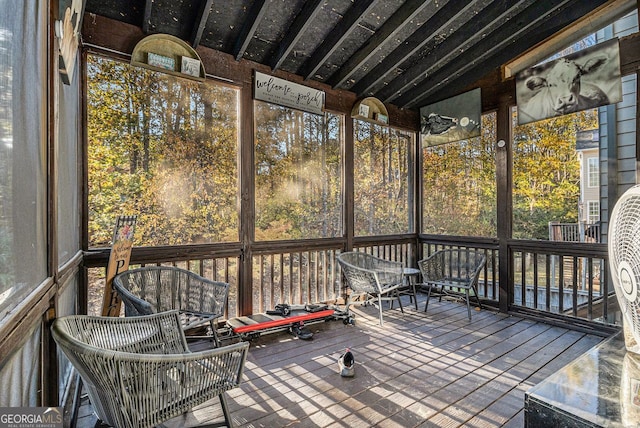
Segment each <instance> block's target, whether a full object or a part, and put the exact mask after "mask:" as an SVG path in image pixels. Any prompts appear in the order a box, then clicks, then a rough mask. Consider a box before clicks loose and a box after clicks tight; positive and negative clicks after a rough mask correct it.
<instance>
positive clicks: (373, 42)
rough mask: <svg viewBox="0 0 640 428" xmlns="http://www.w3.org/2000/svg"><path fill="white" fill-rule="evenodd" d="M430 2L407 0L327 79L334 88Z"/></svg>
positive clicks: (344, 80) (340, 84)
mask: <svg viewBox="0 0 640 428" xmlns="http://www.w3.org/2000/svg"><path fill="white" fill-rule="evenodd" d="M429 4H430V3H429V2H426V1H424V0H409V1H407V2H406V3H404V4H403V5H402V6H401V7H400V9H398V10H397V11H396V12H395V13H394V14H393V15H392V16H391V17H390V18H389V19H388V20H387V21H386V22H385V23H384V24H383V25H382V27H380V29H379V30H378V31H376V33H375V34H374V35H373V36H372V37H371V38H370V39H369V40H368V41H367V43H366V44H365V45H364V46H363V47H362V48H361V49H360V50H358V51H357V52H356V53H355V54H354V55H352V56H351V57H350V58H349V59H348V60H347V62H345V63H344V64H343V65H342V67H340V69H339V70H338V71H337V72H336V73H335V74H334V75H333V76H331V78H330V79H329V80H328V83H329V84H330V85H331V86H333V87H334V88H337V87H340V86H342V85H343V84H344V83H345V82H346V81H347V79H349V77H351V75H353V73H354V72H356V71H357V70H358V69H359V68H360V67H362V66H363V65H364V64H365V63H366V62H367V61H368V60H369V59H371V58H372V57H373V55H374V54H375V52H376V50H377V49H378V48H379V47H380V46H382V45H383V44H384V43H386V42H387V41H388V40H390V39H392V38H393V37H394V36H395V35H396V34H398V33H399V32H400V30H402V28H403V27H404V26H405V25H406V24H407V22H410V21H411V20H412V19H413V18H415V16H416V15H417V14H418V13H420V12H421V11H422V10H423V9H424V8H425V7H427V6H428V5H429Z"/></svg>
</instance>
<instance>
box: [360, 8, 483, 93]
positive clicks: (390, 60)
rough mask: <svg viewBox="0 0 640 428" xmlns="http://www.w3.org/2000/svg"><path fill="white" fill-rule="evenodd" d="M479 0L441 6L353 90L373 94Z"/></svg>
mask: <svg viewBox="0 0 640 428" xmlns="http://www.w3.org/2000/svg"><path fill="white" fill-rule="evenodd" d="M476 4H477V1H469V2H467V3H466V5H465V6H464V7H462V8H461V7H460V3H458V2H456V1H450V2H449V3H447V4H446V5H445V6H443V7H441V8H440V10H438V12H436V13H435V14H434V15H433V16H432V17H431V18H430V19H429V20H427V21H426V22H425V23H423V24H422V25H421V26H420V28H418V29H417V30H416V31H415V32H414V33H413V34H411V36H409V37H408V38H407V39H406V40H405V42H404V43H403V44H402V45H401V46H399V47H398V48H396V49H395V50H394V51H393V52H391V53H390V54H389V55H387V57H386V58H385V59H384V60H382V62H380V63H379V64H378V65H377V66H375V67H374V68H373V69H372V70H371V71H369V72H368V73H367V74H366V75H365V76H364V77H363V78H362V79H360V80H359V81H358V82H357V83H356V84H355V85H353V87H352V88H351V90H352V91H354V92H355V93H357V94H358V96H359V97H363V96H366V95H371V94H370V91H371V90H372V89H373V88H374V87H375V86H376V85H378V84H379V83H381V82H382V81H383V80H384V78H385V77H387V76H388V75H389V74H391V73H396V72H397V70H398V68H400V66H401V65H402V64H403V63H404V62H405V61H407V60H408V59H410V58H412V57H413V56H414V55H416V54H417V53H418V52H419V51H420V50H421V49H422V48H423V47H424V46H425V45H426V44H427V43H428V42H429V41H430V40H432V39H433V38H434V37H436V36H437V35H438V33H439V32H440V31H442V30H443V29H446V27H447V26H448V25H449V24H450V23H451V22H453V21H454V20H455V19H457V18H459V17H460V16H461V15H463V14H464V13H465V12H466V11H468V10H469V9H470V8H472V7H473V6H475V5H476Z"/></svg>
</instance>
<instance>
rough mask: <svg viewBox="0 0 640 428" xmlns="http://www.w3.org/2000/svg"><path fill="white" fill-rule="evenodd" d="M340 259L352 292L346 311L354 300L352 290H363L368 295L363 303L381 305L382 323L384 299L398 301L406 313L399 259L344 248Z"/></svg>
mask: <svg viewBox="0 0 640 428" xmlns="http://www.w3.org/2000/svg"><path fill="white" fill-rule="evenodd" d="M337 258H338V263H339V264H340V268H341V269H342V273H343V274H344V277H345V278H346V280H347V284H348V286H349V288H350V289H351V291H352V293H350V294H349V295H348V296H347V307H346V311H347V312H348V311H349V306H350V305H351V304H352V303H353V302H352V300H351V295H352V294H364V295H365V296H367V297H368V298H367V299H365V300H363V301H362V302H360V303H363V304H369V303H372V304H374V305H375V306H377V307H378V310H379V313H380V325H381V326H382V325H383V321H382V302H383V301H389V302H393V301H394V300H397V301H398V304H399V305H400V310H401V311H402V313H404V309H403V308H402V302H401V301H400V293H399V291H398V289H399V288H401V287H403V286H404V283H403V269H404V268H403V265H402V263H400V262H394V261H391V260H385V259H381V258H379V257H375V256H373V255H371V254H366V253H361V252H358V251H351V252H345V253H341V254H339V255H338V257H337Z"/></svg>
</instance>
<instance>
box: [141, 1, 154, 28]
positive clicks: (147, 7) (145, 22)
mask: <svg viewBox="0 0 640 428" xmlns="http://www.w3.org/2000/svg"><path fill="white" fill-rule="evenodd" d="M152 8H153V0H147V1H145V2H144V14H143V15H142V32H143V33H144V34H149V29H150V28H151V9H152Z"/></svg>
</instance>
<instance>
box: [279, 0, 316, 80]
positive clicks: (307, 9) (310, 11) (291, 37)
mask: <svg viewBox="0 0 640 428" xmlns="http://www.w3.org/2000/svg"><path fill="white" fill-rule="evenodd" d="M323 3H324V0H310V1H308V2H306V3H305V4H304V7H303V8H302V10H301V11H300V13H298V15H297V16H296V18H295V19H294V21H293V24H291V27H289V29H288V30H287V33H286V34H285V35H284V37H283V38H282V40H281V41H280V44H279V45H278V49H277V50H276V54H275V55H274V56H273V60H272V61H271V69H272V70H277V69H279V68H280V66H281V65H282V63H283V62H284V60H285V59H287V56H289V54H290V53H291V51H292V50H293V48H294V47H295V45H296V43H297V42H298V40H299V39H300V37H301V36H302V35H303V34H304V33H305V31H306V30H307V28H309V26H310V25H311V23H312V22H313V19H314V18H315V16H316V15H317V14H318V12H319V11H320V10H322V4H323Z"/></svg>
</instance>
